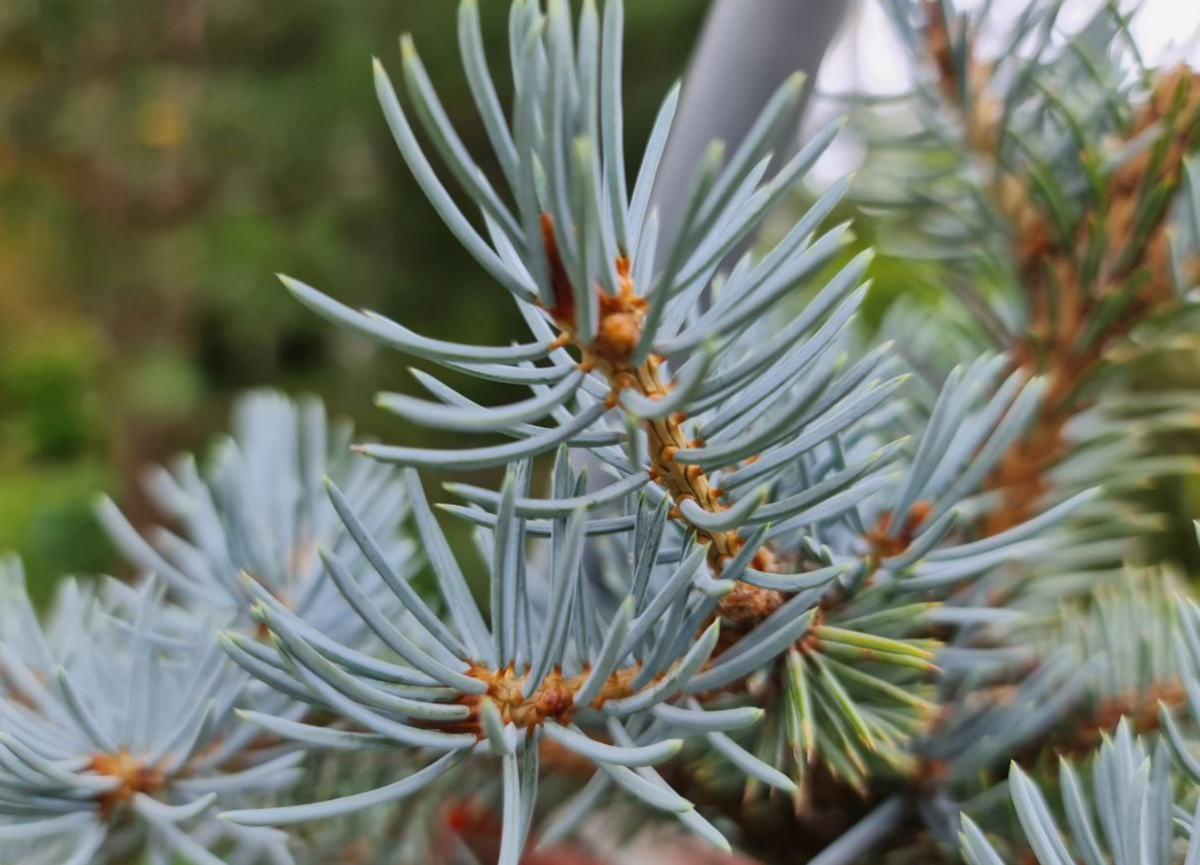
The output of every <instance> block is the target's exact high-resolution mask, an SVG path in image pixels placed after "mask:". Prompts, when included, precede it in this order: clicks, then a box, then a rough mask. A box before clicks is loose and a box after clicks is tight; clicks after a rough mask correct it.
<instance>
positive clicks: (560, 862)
mask: <svg viewBox="0 0 1200 865" xmlns="http://www.w3.org/2000/svg"><path fill="white" fill-rule="evenodd" d="M500 833H501V822H500V815H499V814H497V813H496V811H495V810H494V809H493V808H492V807H491V806H490V805H487V804H485V803H483V802H480V801H479V800H478V799H475V798H474V797H468V798H465V799H458V800H456V801H452V802H451V803H450V804H449V805H447V806H446V809H445V812H444V816H443V818H442V825H441V827H439V832H438V834H437V837H436V838H435V839H434V851H435V853H436V854H437V856H438V861H439V862H446V863H451V862H453V861H454V853H455V851H456V850H457V849H458V843H459V842H461V843H462V844H464V845H466V847H467V849H468V850H470V851H471V853H472V854H474V855H475V857H476V858H478V859H479V860H480V861H481V862H494V861H496V858H497V856H499V854H500ZM521 865H609V863H606V862H604V861H602V860H600V859H597V858H595V857H594V856H591V855H590V854H588V853H586V852H585V851H583V850H581V849H580V848H578V847H575V846H573V845H569V844H559V845H556V846H554V847H551V848H550V849H549V850H538V851H530V852H528V853H526V854H525V856H523V857H522V858H521Z"/></svg>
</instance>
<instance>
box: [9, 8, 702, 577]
mask: <svg viewBox="0 0 1200 865" xmlns="http://www.w3.org/2000/svg"><path fill="white" fill-rule="evenodd" d="M707 6H708V3H707V0H639V2H638V3H635V4H630V7H629V12H628V17H629V22H628V24H629V26H628V39H629V44H628V45H627V51H628V53H629V55H630V56H631V57H636V58H637V74H636V75H631V76H630V77H629V80H628V81H627V82H626V87H627V110H628V112H629V122H628V124H627V127H626V133H627V136H628V139H629V142H630V147H631V156H636V150H633V149H632V148H635V147H637V146H640V143H641V142H643V141H644V140H645V137H646V133H647V130H648V127H649V124H650V123H651V122H652V120H653V116H654V111H655V110H656V108H657V102H658V98H659V96H660V95H661V93H662V92H663V91H664V90H665V89H666V88H667V87H669V86H670V84H671V82H672V81H673V80H674V79H676V78H677V77H679V76H680V74H681V73H682V71H683V68H684V65H685V63H686V59H687V55H688V51H689V49H690V48H691V46H692V44H693V42H694V40H695V38H696V34H697V31H698V29H699V27H700V24H701V22H702V18H703V14H704V12H705V10H706V8H707ZM489 7H491V8H489ZM506 9H507V4H502V3H495V4H488V3H484V4H483V11H484V22H485V26H486V27H487V28H488V32H487V48H488V50H489V53H490V54H491V56H492V57H493V58H494V60H496V61H499V60H501V59H503V57H504V53H505V52H506V51H507V43H506V38H505V27H506ZM446 15H447V12H446V10H445V9H444V8H443V4H441V3H436V2H425V3H420V2H394V0H358V2H355V3H354V4H352V6H350V5H345V4H335V3H331V2H328V0H5V2H4V3H2V4H0V549H14V550H16V551H17V552H19V553H20V554H21V555H22V556H24V558H25V561H26V563H27V566H28V568H29V571H30V573H31V578H32V580H33V582H34V583H35V584H40V585H43V586H45V584H46V583H47V582H48V580H49V578H50V577H51V575H57V574H61V573H71V572H87V571H97V570H101V571H102V570H105V569H107V568H108V567H109V565H110V558H109V557H110V551H109V550H108V548H107V546H106V544H105V542H104V541H103V540H102V538H101V536H100V534H99V532H98V531H97V529H96V527H95V525H94V522H93V520H92V518H91V502H92V496H93V494H94V492H95V491H96V490H105V491H107V492H109V493H110V494H113V495H114V496H116V497H118V498H119V499H121V500H122V501H123V502H124V503H126V504H127V505H128V506H129V508H130V509H131V511H132V512H133V513H134V514H135V515H136V514H138V513H139V511H140V510H141V509H142V508H143V507H144V505H143V504H142V499H141V497H140V491H139V489H138V482H137V480H138V473H139V470H140V468H141V467H142V466H144V465H145V464H147V463H148V462H153V461H161V460H163V459H167V458H169V457H170V456H171V455H172V454H173V453H175V452H176V451H178V450H180V449H183V448H196V447H199V446H201V445H202V443H203V442H204V441H205V440H206V439H207V438H208V436H210V435H211V434H212V433H213V432H214V431H215V430H218V429H220V428H222V427H224V426H225V424H226V418H227V415H228V403H229V401H230V400H231V398H232V397H233V396H234V395H235V394H236V393H237V392H238V391H240V390H243V389H245V388H248V387H253V386H255V385H262V384H268V383H269V384H272V385H274V386H278V387H281V388H284V389H287V390H290V391H293V392H295V391H299V390H305V389H311V390H315V391H317V392H319V393H321V394H322V395H323V396H324V397H325V399H326V400H327V402H328V403H329V404H330V406H331V408H332V410H333V411H334V412H337V413H346V414H350V415H352V416H353V417H355V418H356V419H358V420H359V421H360V423H361V424H366V425H367V427H368V428H369V431H371V432H375V433H378V434H380V435H384V434H386V435H387V436H388V437H389V438H391V439H393V440H396V439H400V438H403V439H405V440H417V439H419V437H420V433H419V432H418V431H416V430H397V429H394V428H392V429H388V428H387V426H386V423H387V422H386V420H385V419H384V416H383V415H382V413H380V412H377V411H374V410H371V409H370V400H371V398H372V395H373V394H374V393H375V392H376V391H377V390H380V389H386V388H388V387H392V388H395V389H400V388H404V389H407V388H408V387H409V385H408V384H407V382H404V383H402V379H406V378H407V375H406V373H405V372H404V371H403V369H402V368H400V366H399V364H398V363H397V361H396V356H395V355H394V354H389V353H376V352H374V351H371V350H370V349H369V348H368V347H366V346H365V345H364V344H363V343H362V342H360V341H355V340H352V339H346V338H345V337H344V336H342V335H340V334H339V332H338V331H337V329H334V328H330V327H328V326H326V325H325V324H324V323H322V322H321V321H319V320H317V319H316V318H315V317H314V316H312V315H310V314H308V313H307V312H306V311H305V310H303V309H302V308H301V307H300V306H299V305H298V304H296V303H295V302H293V301H292V299H291V298H290V297H289V296H288V295H287V293H286V292H285V291H283V290H282V289H281V288H280V286H279V285H278V283H277V282H276V281H275V280H274V278H273V277H272V272H273V271H275V270H280V269H286V270H287V271H288V272H290V273H294V274H296V275H297V276H301V277H303V278H305V279H308V280H311V281H312V282H314V283H316V284H320V285H326V286H329V287H330V288H331V289H334V290H336V291H337V293H338V296H339V297H340V298H341V299H342V300H345V301H346V302H349V303H352V304H357V305H362V306H369V307H372V308H376V309H379V310H381V311H383V312H385V313H387V314H388V315H390V316H393V317H395V318H397V319H400V320H403V321H405V322H406V323H408V324H410V325H411V326H413V327H414V328H416V329H419V330H420V331H422V332H424V333H427V334H429V335H432V336H437V335H443V334H448V333H450V332H452V331H453V332H454V333H455V334H456V335H457V337H458V338H469V339H470V340H471V341H478V342H484V343H486V342H497V341H503V339H504V338H505V335H506V334H509V333H512V332H513V328H514V327H515V325H516V323H515V322H514V321H513V320H512V319H513V318H514V316H515V312H514V310H513V307H512V304H510V303H508V302H507V298H506V297H505V296H504V294H503V292H499V291H496V290H495V287H494V286H493V285H491V284H490V283H489V281H488V279H487V277H486V276H485V275H484V274H483V273H482V271H480V270H479V269H478V268H477V267H475V266H474V264H473V263H472V262H471V261H470V260H469V259H468V258H466V257H465V256H463V255H461V254H460V253H459V250H458V248H457V246H456V245H455V242H454V240H453V238H452V237H451V236H450V234H449V233H448V232H447V231H446V229H445V227H444V226H443V225H442V223H441V222H440V220H439V219H438V217H437V216H436V215H435V214H434V213H433V211H432V210H431V209H430V208H428V207H426V206H425V205H424V200H423V198H422V197H421V196H420V195H419V194H418V190H417V188H416V185H415V183H414V182H413V180H412V179H411V176H410V175H409V174H408V173H407V172H406V171H405V170H404V164H403V162H402V160H401V159H400V158H399V157H398V155H397V154H396V153H395V151H394V146H393V144H392V140H391V137H390V135H388V133H387V131H386V128H385V127H384V124H383V120H382V118H381V117H380V115H379V111H378V109H377V106H376V105H375V101H374V94H373V91H372V89H371V87H370V78H369V73H368V59H369V58H370V56H371V55H378V56H380V57H381V58H384V59H385V60H388V61H390V60H391V59H392V58H393V57H394V55H395V53H396V51H397V37H398V36H399V34H400V33H402V32H406V31H412V32H414V33H415V34H418V35H419V37H420V40H421V44H422V45H423V46H426V49H425V52H424V56H425V58H426V62H427V65H428V66H429V67H430V72H431V74H432V75H433V77H434V79H435V80H437V81H438V82H446V84H444V85H442V86H443V87H445V88H446V89H444V90H443V92H442V94H441V95H442V98H443V100H444V101H445V103H446V105H447V108H448V110H449V111H450V113H451V114H452V115H457V116H454V117H453V118H452V119H453V120H454V121H455V125H456V126H457V127H458V128H460V129H463V130H471V131H472V132H473V133H474V134H476V135H477V136H479V137H480V138H481V139H482V135H483V133H482V126H481V125H480V124H479V123H478V122H476V121H475V120H474V119H473V118H467V117H463V116H462V115H465V114H469V113H470V112H472V111H473V108H472V107H471V102H470V98H469V94H468V93H467V89H466V84H465V80H464V78H463V75H462V72H461V70H460V69H459V67H458V63H459V61H458V53H457V50H456V48H455V33H454V29H453V27H447V26H446V21H447V18H446ZM451 83H454V87H453V89H450V87H451ZM504 95H505V94H502V96H504ZM467 144H468V146H470V147H471V148H472V149H473V150H474V151H475V152H478V153H485V152H487V151H488V148H487V147H486V146H485V145H484V144H483V142H482V141H470V140H468V141H467ZM464 327H465V328H468V329H469V330H468V331H466V332H465V331H464ZM459 384H463V385H464V386H466V382H461V383H459ZM371 427H373V429H370V428H371Z"/></svg>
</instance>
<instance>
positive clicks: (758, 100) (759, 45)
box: [653, 0, 853, 249]
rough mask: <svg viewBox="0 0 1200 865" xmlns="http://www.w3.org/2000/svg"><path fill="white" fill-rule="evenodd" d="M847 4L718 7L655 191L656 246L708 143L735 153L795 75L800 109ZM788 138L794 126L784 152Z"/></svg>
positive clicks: (726, 2) (829, 0)
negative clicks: (800, 86)
mask: <svg viewBox="0 0 1200 865" xmlns="http://www.w3.org/2000/svg"><path fill="white" fill-rule="evenodd" d="M851 2H853V0H716V2H715V3H714V4H713V8H712V10H711V11H710V12H709V15H708V20H707V21H706V22H705V25H704V30H703V33H702V34H701V36H700V41H699V44H698V45H697V47H696V50H695V53H694V54H693V56H692V60H691V63H690V66H689V69H688V73H687V77H686V78H685V79H684V90H683V96H682V101H681V103H680V106H679V113H678V115H677V116H676V119H675V127H674V129H673V131H672V133H671V138H670V141H669V142H668V144H667V151H666V154H665V155H664V157H663V163H662V166H661V168H660V169H659V176H658V181H657V183H656V184H655V188H654V195H653V206H654V207H657V208H658V214H659V221H660V224H659V228H660V231H661V237H662V238H664V239H667V240H670V239H673V238H674V237H675V235H676V233H677V232H678V230H679V222H680V220H681V219H682V218H683V214H682V212H681V211H682V208H683V205H684V202H683V200H682V199H683V196H684V195H686V194H687V188H688V184H689V183H690V181H691V179H692V176H693V173H694V171H695V169H696V166H697V165H698V164H699V163H700V160H701V158H702V157H703V155H704V151H705V148H707V147H708V145H709V143H710V142H712V141H714V140H718V139H719V140H721V141H724V142H725V143H726V145H728V150H729V151H732V150H733V149H735V148H736V147H737V145H738V143H740V141H741V140H742V138H743V137H744V136H745V134H746V132H748V131H749V129H750V126H751V125H752V124H753V123H754V120H755V119H756V118H757V117H758V114H759V112H760V111H761V110H762V108H763V106H764V105H765V104H766V102H767V100H768V99H769V98H770V97H771V94H772V93H774V92H775V89H776V88H777V87H779V85H780V84H781V83H783V81H784V79H785V78H787V77H788V76H789V75H791V74H792V73H793V72H795V71H797V70H800V71H803V72H805V73H807V74H808V82H807V87H806V91H805V99H804V100H802V102H801V105H802V106H803V104H804V102H806V101H807V96H808V93H809V92H810V91H811V88H812V86H813V83H814V82H815V80H816V73H817V71H818V70H819V69H820V66H821V60H822V59H823V58H824V56H825V52H826V50H827V49H828V48H829V43H830V42H831V41H832V40H833V37H834V35H835V34H836V32H837V28H838V25H839V24H840V23H841V21H842V18H843V15H844V14H845V11H846V8H847V7H848V6H849V5H850V3H851ZM802 110H803V107H802V108H801V111H802ZM794 133H795V127H794V126H793V127H792V128H790V129H789V130H788V131H787V133H786V135H787V136H788V137H787V138H786V139H785V140H786V141H787V143H788V144H789V145H790V144H791V143H792V142H794V141H795V134H794ZM784 155H786V154H784ZM776 164H779V160H778V159H777V160H776ZM661 248H663V246H660V249H661Z"/></svg>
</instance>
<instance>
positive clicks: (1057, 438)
mask: <svg viewBox="0 0 1200 865" xmlns="http://www.w3.org/2000/svg"><path fill="white" fill-rule="evenodd" d="M925 9H926V18H927V29H926V39H927V41H928V50H929V54H930V57H931V59H932V61H933V65H934V67H935V68H936V70H937V72H938V75H939V81H938V84H939V88H940V90H941V92H942V93H943V94H944V95H945V97H946V102H947V103H948V104H950V105H955V106H957V107H958V108H959V113H960V116H961V118H962V124H963V130H964V135H963V139H964V144H965V145H966V146H967V147H968V148H969V149H970V150H971V152H972V153H973V154H974V155H975V156H976V157H978V158H979V159H980V160H981V161H983V162H985V163H986V164H987V165H988V166H989V167H990V168H992V169H995V168H996V167H997V160H998V159H999V158H1000V157H999V150H1000V146H1001V140H1002V137H1003V135H1004V130H1003V128H1002V123H1003V122H1004V118H1005V110H1004V106H1003V104H1002V103H1001V102H1000V101H999V100H997V99H996V98H994V97H993V96H991V95H990V94H989V92H988V85H989V83H990V80H991V77H992V74H993V72H994V68H993V67H992V66H990V65H988V64H985V63H982V62H980V61H979V60H978V59H976V58H973V57H972V58H971V59H969V60H968V62H967V63H966V64H965V69H966V75H967V77H968V80H966V81H962V80H959V77H958V76H959V73H958V72H957V71H956V70H958V69H959V68H964V67H960V66H959V65H957V64H956V63H955V58H954V57H953V56H952V51H953V49H952V45H953V43H954V42H955V41H956V40H958V39H959V38H960V37H961V34H954V33H951V32H950V26H951V25H950V24H949V23H948V22H947V21H946V20H945V18H944V17H943V15H942V11H941V5H940V4H939V3H936V2H933V0H927V2H926V3H925ZM963 94H966V95H967V96H966V98H963ZM1198 126H1200V75H1197V74H1196V73H1195V72H1193V71H1192V70H1190V69H1188V68H1187V67H1183V66H1181V67H1178V68H1176V69H1173V70H1170V71H1168V72H1165V73H1163V74H1161V75H1159V76H1157V79H1156V83H1155V85H1154V89H1153V92H1151V93H1150V94H1149V97H1148V99H1147V100H1146V102H1145V104H1144V105H1143V106H1142V107H1141V108H1140V110H1139V112H1138V114H1137V115H1136V117H1135V118H1134V120H1133V122H1132V123H1131V124H1130V125H1129V126H1128V128H1127V129H1126V130H1124V132H1123V134H1122V140H1121V141H1120V142H1118V143H1117V147H1116V150H1117V151H1118V152H1120V151H1122V150H1123V149H1126V148H1133V147H1135V145H1136V143H1137V142H1139V141H1144V140H1145V139H1146V137H1147V136H1148V135H1153V131H1154V130H1155V129H1159V130H1160V133H1159V136H1158V138H1157V140H1156V141H1154V142H1153V143H1151V144H1149V145H1147V146H1145V147H1143V148H1142V149H1141V150H1140V152H1139V153H1138V154H1137V155H1136V156H1135V157H1133V158H1132V159H1129V160H1128V161H1127V162H1125V164H1123V165H1122V166H1121V167H1120V168H1118V169H1117V170H1116V171H1114V172H1113V173H1112V174H1110V175H1109V176H1108V177H1107V178H1105V179H1104V182H1103V185H1102V189H1101V191H1100V194H1099V196H1098V200H1097V201H1096V202H1095V204H1094V205H1093V206H1092V207H1091V208H1090V212H1088V213H1087V214H1086V215H1085V217H1084V218H1083V219H1082V220H1081V222H1080V224H1079V226H1078V229H1077V230H1076V232H1075V234H1074V236H1071V237H1063V236H1061V232H1060V231H1058V230H1057V229H1056V228H1055V226H1054V225H1053V223H1052V221H1051V218H1050V215H1049V213H1048V212H1047V209H1046V206H1045V205H1044V204H1043V202H1042V201H1041V200H1040V199H1039V198H1038V194H1037V191H1036V187H1035V185H1034V183H1033V182H1032V179H1031V178H1029V177H1026V176H1022V175H1020V174H1016V173H1013V172H1011V171H1007V170H1004V169H1003V168H1001V169H1000V170H993V171H992V176H993V177H994V180H993V182H992V184H991V187H990V189H989V190H988V191H989V193H990V195H991V198H992V201H993V205H994V206H995V209H996V211H997V212H998V213H999V214H1000V216H1001V217H1002V218H1003V219H1004V220H1005V221H1006V222H1007V223H1008V225H1009V227H1010V233H1011V240H1012V248H1013V254H1014V264H1015V268H1014V269H1015V272H1016V275H1017V278H1018V279H1019V280H1020V283H1021V285H1022V287H1023V289H1024V291H1025V292H1026V297H1027V303H1028V308H1029V325H1028V329H1027V331H1026V332H1025V333H1024V334H1021V335H1020V337H1019V338H1018V339H1017V341H1016V342H1015V343H1014V344H1013V345H1011V346H1010V347H1009V348H1010V350H1011V352H1012V354H1013V359H1014V363H1015V364H1016V365H1017V366H1018V367H1020V368H1024V369H1026V370H1028V371H1029V373H1030V374H1031V375H1043V376H1046V378H1047V383H1048V388H1047V394H1046V399H1045V403H1044V406H1043V409H1042V412H1041V414H1040V415H1039V417H1038V419H1037V420H1036V422H1035V423H1034V425H1033V428H1032V429H1031V430H1030V431H1029V432H1028V433H1027V434H1026V435H1025V436H1024V437H1023V438H1021V439H1018V440H1017V441H1016V443H1015V444H1014V445H1013V446H1012V447H1011V448H1010V449H1009V451H1008V453H1007V454H1006V455H1005V457H1004V459H1003V460H1002V461H1001V463H1000V465H999V467H998V468H997V469H996V471H995V472H993V474H992V476H991V478H990V479H989V482H988V486H989V488H990V489H992V490H996V491H1000V492H1001V493H1002V494H1003V495H1004V497H1005V500H1006V503H1007V506H1006V507H1004V508H1001V509H999V510H997V511H995V512H993V514H992V515H991V516H990V517H989V519H988V523H987V526H986V529H987V530H988V532H989V533H998V532H1001V531H1004V530H1005V529H1008V528H1011V527H1012V526H1015V525H1018V524H1020V523H1022V522H1024V521H1025V520H1027V519H1029V518H1030V517H1031V516H1033V514H1034V513H1035V508H1036V506H1037V502H1038V499H1039V498H1040V497H1041V495H1042V494H1043V493H1044V492H1045V491H1046V489H1048V484H1047V480H1046V475H1047V472H1048V471H1049V470H1050V469H1051V468H1052V467H1053V465H1054V464H1055V463H1056V462H1057V461H1058V460H1059V459H1060V458H1061V457H1062V456H1063V454H1064V441H1063V430H1064V428H1065V426H1066V424H1067V422H1068V421H1069V420H1070V419H1071V418H1072V417H1073V416H1074V415H1075V414H1077V413H1078V412H1079V411H1080V410H1081V409H1082V408H1084V405H1083V404H1082V403H1081V402H1080V400H1079V399H1078V397H1079V393H1080V390H1081V388H1082V387H1083V386H1084V385H1086V383H1087V381H1088V380H1089V379H1090V378H1091V377H1092V376H1093V375H1094V374H1095V373H1096V372H1097V371H1098V370H1099V369H1100V368H1101V367H1102V365H1103V363H1104V359H1105V356H1106V355H1107V352H1108V350H1109V349H1110V348H1111V347H1112V346H1113V344H1114V343H1115V342H1116V341H1117V340H1119V339H1120V338H1122V337H1124V336H1126V335H1128V334H1129V332H1130V331H1131V330H1133V328H1134V327H1135V326H1136V325H1137V324H1138V323H1139V322H1141V321H1143V320H1144V319H1145V318H1146V317H1147V316H1148V315H1149V314H1151V313H1153V312H1155V311H1159V310H1161V309H1162V308H1164V306H1166V305H1167V304H1169V303H1170V302H1171V300H1172V298H1173V296H1174V294H1173V290H1172V283H1173V275H1172V264H1171V251H1170V245H1169V240H1168V230H1169V225H1168V216H1169V209H1170V208H1169V202H1170V200H1171V199H1172V198H1173V193H1174V192H1175V190H1176V189H1178V187H1179V184H1180V182H1181V181H1182V178H1183V171H1184V160H1185V158H1186V156H1187V154H1188V152H1189V150H1190V149H1191V148H1192V147H1194V145H1195V143H1196V140H1197V129H1198ZM1083 158H1084V159H1085V160H1086V159H1088V158H1090V157H1089V155H1087V154H1085V155H1084V156H1083ZM1097 167H1098V166H1097ZM1097 321H1100V322H1103V324H1102V325H1101V327H1100V329H1099V330H1098V331H1094V328H1095V323H1096V322H1097Z"/></svg>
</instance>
